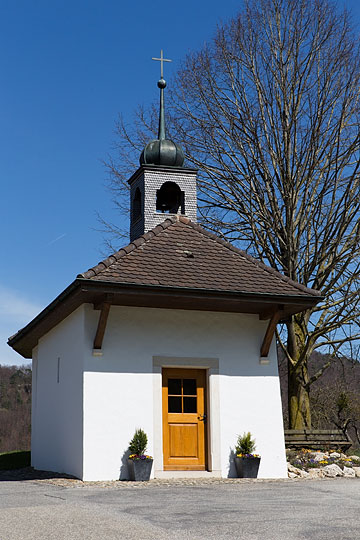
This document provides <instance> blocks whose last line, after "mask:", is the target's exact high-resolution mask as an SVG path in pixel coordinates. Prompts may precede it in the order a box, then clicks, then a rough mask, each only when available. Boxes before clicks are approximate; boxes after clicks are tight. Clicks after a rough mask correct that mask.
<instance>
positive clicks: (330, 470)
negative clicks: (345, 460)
mask: <svg viewBox="0 0 360 540" xmlns="http://www.w3.org/2000/svg"><path fill="white" fill-rule="evenodd" d="M323 471H324V474H325V476H329V477H330V478H335V476H344V473H343V472H342V470H341V469H340V467H339V466H338V465H335V463H333V464H332V465H326V466H325V467H324V468H323Z"/></svg>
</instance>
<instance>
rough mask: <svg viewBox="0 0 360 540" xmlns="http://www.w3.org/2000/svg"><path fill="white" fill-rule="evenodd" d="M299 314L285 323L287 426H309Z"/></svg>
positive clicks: (306, 368) (303, 344) (306, 383)
mask: <svg viewBox="0 0 360 540" xmlns="http://www.w3.org/2000/svg"><path fill="white" fill-rule="evenodd" d="M300 317H301V315H300V316H299V315H298V316H297V315H295V316H293V317H292V319H291V321H289V322H288V323H287V325H286V326H287V331H288V338H287V350H288V353H289V356H290V358H291V360H288V406H289V428H290V429H305V428H311V410H310V396H309V386H308V383H309V372H308V362H307V361H308V355H307V354H306V353H305V354H304V353H303V354H301V351H304V348H305V343H304V338H305V336H306V332H304V328H303V324H304V318H303V319H300Z"/></svg>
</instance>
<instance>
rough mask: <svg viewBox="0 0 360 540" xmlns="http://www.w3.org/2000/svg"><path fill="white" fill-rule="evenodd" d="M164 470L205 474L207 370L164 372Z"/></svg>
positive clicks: (165, 370)
mask: <svg viewBox="0 0 360 540" xmlns="http://www.w3.org/2000/svg"><path fill="white" fill-rule="evenodd" d="M162 380H163V382H162V400H163V409H162V410H163V452H164V470H165V471H174V470H194V471H204V470H205V466H206V462H205V434H206V426H205V422H206V403H205V370H203V369H170V368H169V369H163V378H162Z"/></svg>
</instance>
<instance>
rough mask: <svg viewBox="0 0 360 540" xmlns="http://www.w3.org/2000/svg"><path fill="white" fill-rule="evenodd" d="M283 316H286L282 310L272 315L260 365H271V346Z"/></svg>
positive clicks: (261, 351)
mask: <svg viewBox="0 0 360 540" xmlns="http://www.w3.org/2000/svg"><path fill="white" fill-rule="evenodd" d="M279 307H280V306H279ZM283 315H284V312H283V310H282V309H277V310H276V311H274V312H273V314H272V315H271V318H270V321H269V324H268V326H267V329H266V332H265V336H264V339H263V342H262V344H261V349H260V364H262V365H267V364H269V363H270V360H269V350H270V345H271V342H272V340H273V337H274V333H275V330H276V325H277V323H278V322H279V320H280V319H281V317H282V316H283Z"/></svg>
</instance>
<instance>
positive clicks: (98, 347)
mask: <svg viewBox="0 0 360 540" xmlns="http://www.w3.org/2000/svg"><path fill="white" fill-rule="evenodd" d="M110 306H111V300H109V299H106V300H105V301H104V302H102V304H101V307H100V309H101V311H100V315H99V321H98V325H97V330H96V334H95V339H94V346H93V356H102V354H103V353H102V343H103V339H104V335H105V330H106V324H107V320H108V316H109V312H110ZM96 308H98V306H94V309H96ZM98 309H99V308H98Z"/></svg>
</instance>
